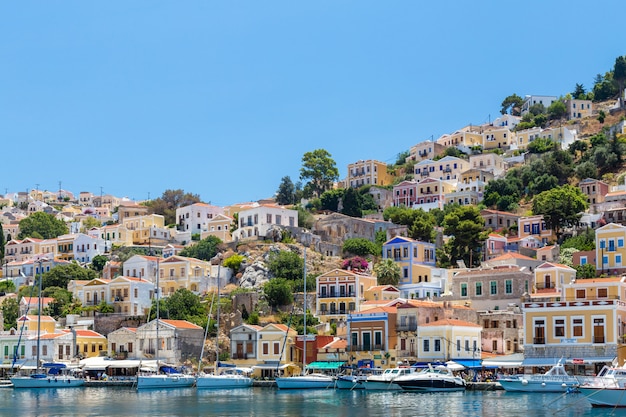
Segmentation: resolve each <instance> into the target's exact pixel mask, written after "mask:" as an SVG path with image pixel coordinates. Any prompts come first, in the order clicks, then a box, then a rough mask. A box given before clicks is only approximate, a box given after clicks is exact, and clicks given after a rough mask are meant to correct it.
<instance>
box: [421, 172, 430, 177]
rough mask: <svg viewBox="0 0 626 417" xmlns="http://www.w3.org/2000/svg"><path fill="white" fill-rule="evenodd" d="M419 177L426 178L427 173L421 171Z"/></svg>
mask: <svg viewBox="0 0 626 417" xmlns="http://www.w3.org/2000/svg"><path fill="white" fill-rule="evenodd" d="M420 175H421V176H422V177H427V176H428V171H422V172H421V173H420Z"/></svg>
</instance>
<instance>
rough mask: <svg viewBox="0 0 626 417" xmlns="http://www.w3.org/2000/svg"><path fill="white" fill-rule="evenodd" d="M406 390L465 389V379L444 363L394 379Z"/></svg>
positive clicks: (444, 390) (442, 390)
mask: <svg viewBox="0 0 626 417" xmlns="http://www.w3.org/2000/svg"><path fill="white" fill-rule="evenodd" d="M393 382H394V384H397V385H399V386H400V388H402V389H403V390H404V391H414V392H446V391H463V390H465V380H463V378H461V377H458V376H456V375H454V374H453V373H452V371H451V370H450V369H448V368H447V367H445V366H443V365H439V366H436V367H433V366H432V365H431V364H428V367H427V368H425V369H424V370H422V371H420V372H414V373H411V374H408V375H404V376H399V377H397V378H396V379H394V381H393Z"/></svg>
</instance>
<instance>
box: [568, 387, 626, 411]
mask: <svg viewBox="0 0 626 417" xmlns="http://www.w3.org/2000/svg"><path fill="white" fill-rule="evenodd" d="M579 390H580V392H581V393H582V394H583V395H584V396H585V398H586V399H587V401H589V403H591V405H592V406H593V407H626V389H624V388H589V387H580V388H579Z"/></svg>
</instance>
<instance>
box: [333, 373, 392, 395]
mask: <svg viewBox="0 0 626 417" xmlns="http://www.w3.org/2000/svg"><path fill="white" fill-rule="evenodd" d="M382 373H383V370H382V369H381V368H360V369H359V370H358V371H356V373H353V374H351V375H339V376H337V379H336V380H335V388H337V389H349V390H355V389H357V390H362V389H365V387H366V385H367V380H368V378H370V377H372V376H374V375H381V374H382Z"/></svg>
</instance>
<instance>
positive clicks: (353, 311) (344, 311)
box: [317, 310, 356, 316]
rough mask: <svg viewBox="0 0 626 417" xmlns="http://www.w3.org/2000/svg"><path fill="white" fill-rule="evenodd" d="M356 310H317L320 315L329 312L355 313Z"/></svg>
mask: <svg viewBox="0 0 626 417" xmlns="http://www.w3.org/2000/svg"><path fill="white" fill-rule="evenodd" d="M355 312H356V310H320V311H318V312H317V314H319V315H320V316H325V315H328V314H354V313H355Z"/></svg>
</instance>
